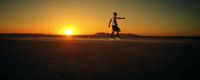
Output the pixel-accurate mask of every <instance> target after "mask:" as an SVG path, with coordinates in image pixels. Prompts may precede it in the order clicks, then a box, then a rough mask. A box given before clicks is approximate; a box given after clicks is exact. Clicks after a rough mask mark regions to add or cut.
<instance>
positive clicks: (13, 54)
mask: <svg viewBox="0 0 200 80" xmlns="http://www.w3.org/2000/svg"><path fill="white" fill-rule="evenodd" d="M0 50H1V51H0V64H1V65H0V66H1V67H0V76H1V77H0V78H1V80H198V79H199V77H198V76H199V75H198V74H199V72H198V71H197V70H198V68H199V67H198V65H199V63H200V58H199V57H200V42H199V40H196V39H184V38H182V39H142V38H141V39H140V38H136V39H121V40H108V39H90V38H82V39H74V38H70V39H65V38H1V39H0Z"/></svg>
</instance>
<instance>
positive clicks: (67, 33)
mask: <svg viewBox="0 0 200 80" xmlns="http://www.w3.org/2000/svg"><path fill="white" fill-rule="evenodd" d="M64 34H66V35H73V34H74V32H73V30H71V29H67V30H65V32H64Z"/></svg>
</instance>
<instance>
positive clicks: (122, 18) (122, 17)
mask: <svg viewBox="0 0 200 80" xmlns="http://www.w3.org/2000/svg"><path fill="white" fill-rule="evenodd" d="M117 19H126V18H125V17H117Z"/></svg>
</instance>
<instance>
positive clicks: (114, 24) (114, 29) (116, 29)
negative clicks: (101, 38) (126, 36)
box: [108, 12, 126, 40]
mask: <svg viewBox="0 0 200 80" xmlns="http://www.w3.org/2000/svg"><path fill="white" fill-rule="evenodd" d="M117 19H126V18H125V17H118V16H117V12H113V18H111V19H110V21H109V24H108V27H110V24H111V22H112V32H111V36H110V39H111V40H113V35H114V33H115V32H117V34H116V35H117V36H116V39H117V40H119V32H120V31H121V30H120V28H119V26H118V23H117Z"/></svg>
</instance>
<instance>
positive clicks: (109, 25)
mask: <svg viewBox="0 0 200 80" xmlns="http://www.w3.org/2000/svg"><path fill="white" fill-rule="evenodd" d="M111 22H112V19H110V21H109V23H108V27H110V23H111Z"/></svg>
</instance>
